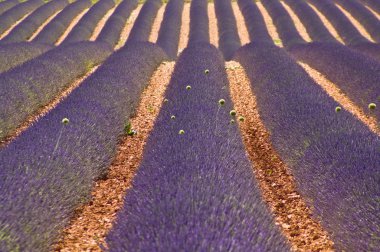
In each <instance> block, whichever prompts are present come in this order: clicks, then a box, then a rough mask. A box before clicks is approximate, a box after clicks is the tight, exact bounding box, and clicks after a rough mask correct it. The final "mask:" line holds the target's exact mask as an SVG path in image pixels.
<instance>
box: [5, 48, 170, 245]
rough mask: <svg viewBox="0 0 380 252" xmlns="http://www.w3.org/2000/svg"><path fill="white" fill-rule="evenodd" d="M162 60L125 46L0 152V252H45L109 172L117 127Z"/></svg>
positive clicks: (151, 51) (155, 52)
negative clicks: (98, 182) (63, 120)
mask: <svg viewBox="0 0 380 252" xmlns="http://www.w3.org/2000/svg"><path fill="white" fill-rule="evenodd" d="M164 59H165V53H164V52H163V51H162V50H161V48H159V47H158V46H155V45H153V44H150V43H139V44H133V43H130V44H128V45H127V46H125V47H124V48H122V49H120V50H119V51H118V52H117V53H115V54H113V55H112V56H111V57H110V58H109V59H108V60H107V61H106V62H105V63H104V64H103V65H102V66H101V67H100V68H99V69H98V70H97V71H96V72H95V73H94V74H93V75H91V76H90V77H89V78H88V79H87V80H85V81H84V82H83V83H82V85H81V86H79V87H78V88H77V89H75V90H74V91H73V92H72V93H71V94H70V95H69V96H68V97H67V99H65V100H64V101H62V102H61V103H60V104H59V105H58V106H57V107H56V108H55V109H53V110H52V111H51V112H49V113H48V114H47V115H46V116H45V117H43V118H42V119H40V120H39V121H38V122H37V123H35V124H34V125H33V126H32V127H30V128H29V129H27V130H26V131H25V132H24V133H23V134H22V135H21V136H20V137H19V138H17V139H16V140H15V141H14V142H12V143H10V145H8V146H7V147H6V148H5V149H3V150H1V151H0V163H1V164H2V167H1V169H0V181H2V183H0V231H1V235H2V236H1V237H2V238H3V239H0V251H10V250H12V249H16V248H19V250H20V251H51V245H52V244H53V243H54V242H55V241H56V239H57V237H58V236H59V234H60V233H61V231H62V230H63V228H64V227H65V226H66V225H67V224H68V222H69V220H70V218H71V217H72V216H73V211H74V210H75V209H76V208H77V207H79V205H80V204H82V203H84V202H86V201H87V200H88V199H89V196H90V192H91V189H92V185H93V181H94V179H95V178H97V177H99V176H100V175H102V174H103V173H104V172H105V171H106V169H107V168H108V166H109V165H110V163H111V161H112V158H113V156H114V154H115V151H116V145H117V140H118V136H120V135H121V134H122V132H123V128H124V125H125V121H126V120H128V118H129V117H130V116H131V114H132V113H133V111H134V109H135V106H136V104H138V100H139V97H140V94H141V92H142V91H143V89H144V87H145V86H146V85H147V84H148V82H149V78H150V76H151V75H152V73H153V71H154V70H155V69H156V67H157V66H158V65H159V63H160V62H161V61H162V60H164ZM65 117H67V118H69V120H70V122H69V123H68V124H67V125H63V124H62V123H61V121H62V118H65ZM60 134H61V138H60V141H59V142H58V141H57V140H58V138H59V136H60ZM57 143H58V145H57ZM55 146H57V147H58V148H56V147H55ZM54 149H56V151H55V152H54Z"/></svg>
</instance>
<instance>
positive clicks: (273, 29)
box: [256, 2, 284, 47]
mask: <svg viewBox="0 0 380 252" xmlns="http://www.w3.org/2000/svg"><path fill="white" fill-rule="evenodd" d="M256 5H257V8H259V10H260V12H261V15H262V16H263V18H264V22H265V25H266V27H267V29H268V33H269V35H270V36H271V38H272V40H273V42H274V43H275V45H276V46H279V47H284V46H283V44H282V41H281V39H280V36H279V35H278V33H277V29H276V26H275V25H274V24H273V20H272V18H271V16H270V15H269V13H268V12H267V10H266V9H265V7H264V5H263V4H262V3H261V2H256Z"/></svg>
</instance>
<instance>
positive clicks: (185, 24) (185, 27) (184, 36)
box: [178, 3, 190, 54]
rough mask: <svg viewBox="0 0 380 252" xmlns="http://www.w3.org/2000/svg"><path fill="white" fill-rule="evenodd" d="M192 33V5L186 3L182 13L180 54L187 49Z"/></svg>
mask: <svg viewBox="0 0 380 252" xmlns="http://www.w3.org/2000/svg"><path fill="white" fill-rule="evenodd" d="M189 32H190V3H185V4H184V6H183V12H182V23H181V31H180V34H179V45H178V54H180V53H181V52H182V51H183V49H185V48H186V46H187V42H188V41H189Z"/></svg>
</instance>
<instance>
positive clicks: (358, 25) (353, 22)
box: [335, 3, 375, 42]
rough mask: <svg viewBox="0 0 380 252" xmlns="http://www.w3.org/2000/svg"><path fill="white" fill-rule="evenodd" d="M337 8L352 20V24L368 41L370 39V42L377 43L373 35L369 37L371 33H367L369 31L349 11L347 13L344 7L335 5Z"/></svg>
mask: <svg viewBox="0 0 380 252" xmlns="http://www.w3.org/2000/svg"><path fill="white" fill-rule="evenodd" d="M335 5H336V7H338V8H339V10H340V11H341V12H343V14H344V15H345V16H346V17H347V18H348V19H349V20H350V22H351V23H352V24H353V25H354V26H355V28H356V29H357V30H358V31H359V32H360V34H361V35H362V36H363V37H365V38H366V39H368V40H369V41H371V42H375V41H374V40H373V39H372V37H371V35H369V33H368V32H367V30H366V29H365V28H364V26H363V25H362V24H361V23H360V22H359V21H358V20H356V19H355V18H354V17H353V16H352V15H351V14H350V13H349V12H348V11H346V10H345V9H344V8H343V7H342V6H340V5H339V4H337V3H335Z"/></svg>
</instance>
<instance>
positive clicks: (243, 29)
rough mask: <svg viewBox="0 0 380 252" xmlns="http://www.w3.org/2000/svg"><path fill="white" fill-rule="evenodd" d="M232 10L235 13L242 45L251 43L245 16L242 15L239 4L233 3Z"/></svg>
mask: <svg viewBox="0 0 380 252" xmlns="http://www.w3.org/2000/svg"><path fill="white" fill-rule="evenodd" d="M232 10H233V11H234V15H235V18H236V23H237V29H238V34H239V38H240V42H241V45H245V44H248V43H249V42H250V39H249V33H248V30H247V26H246V25H245V21H244V17H243V14H242V13H241V11H240V9H239V5H238V4H237V2H232Z"/></svg>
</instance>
